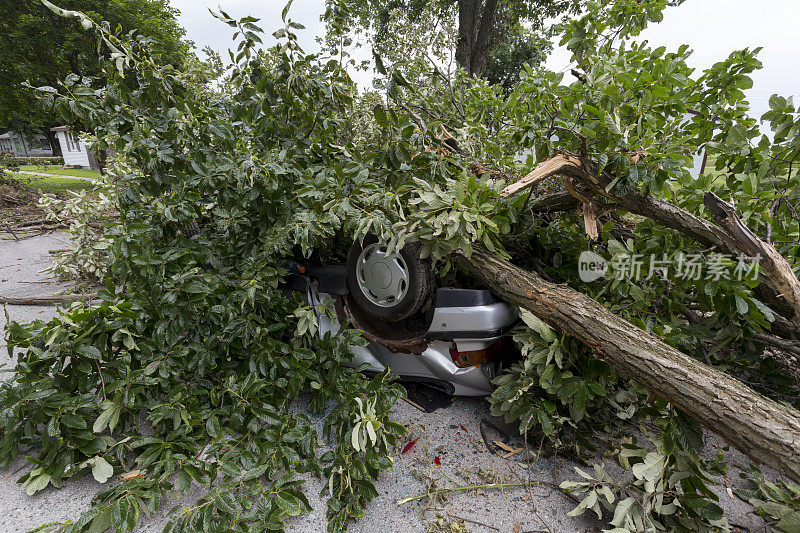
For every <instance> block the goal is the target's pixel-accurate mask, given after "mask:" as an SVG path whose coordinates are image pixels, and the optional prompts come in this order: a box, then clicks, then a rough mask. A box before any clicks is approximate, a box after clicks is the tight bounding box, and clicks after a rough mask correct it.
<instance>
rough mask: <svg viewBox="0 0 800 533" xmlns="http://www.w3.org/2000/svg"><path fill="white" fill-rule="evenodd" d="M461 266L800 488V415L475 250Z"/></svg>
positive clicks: (579, 298)
mask: <svg viewBox="0 0 800 533" xmlns="http://www.w3.org/2000/svg"><path fill="white" fill-rule="evenodd" d="M458 259H459V261H460V262H461V263H462V264H463V265H464V266H466V267H467V268H468V269H469V270H470V272H471V273H472V274H473V275H474V276H476V277H477V278H478V279H480V280H482V281H483V282H484V283H486V284H487V285H488V286H490V287H491V288H492V291H493V292H495V293H496V294H497V295H499V296H501V297H502V298H503V299H504V300H506V301H508V302H509V303H512V304H514V305H517V306H519V307H523V308H525V309H528V310H529V311H531V312H532V313H533V314H535V315H536V316H538V317H539V318H541V319H542V320H544V321H545V322H547V323H548V324H550V325H551V326H552V327H554V328H555V329H557V330H559V331H561V332H563V333H565V334H567V335H570V336H573V337H575V338H577V339H580V340H581V341H583V342H585V343H586V344H587V345H588V346H590V347H591V348H592V349H593V350H594V352H595V354H596V355H597V356H598V357H599V358H601V359H603V360H604V361H606V362H607V363H608V364H609V365H611V366H612V367H614V368H615V369H616V370H617V371H619V372H620V373H621V374H622V375H624V376H626V377H628V378H630V379H633V380H635V381H637V382H638V383H640V384H641V385H643V386H645V387H647V388H648V389H650V390H651V391H652V392H653V393H654V394H656V395H658V396H661V397H663V398H664V399H666V400H667V401H669V402H670V403H671V404H672V405H674V406H675V407H677V408H678V409H680V410H682V411H684V412H685V413H687V414H688V415H690V416H692V417H693V418H695V419H696V420H698V421H699V422H700V423H701V424H703V425H704V426H705V427H707V428H708V429H709V430H711V431H713V432H714V433H716V434H717V435H719V436H720V437H722V438H723V439H724V440H725V441H726V442H728V443H730V444H731V445H733V446H735V447H736V448H737V449H739V450H740V451H741V452H743V453H744V454H745V455H747V456H748V457H749V458H750V459H752V460H753V461H755V462H756V463H761V464H766V465H769V466H771V467H773V468H775V469H777V470H778V471H780V472H782V473H784V474H785V475H786V476H788V477H789V478H791V479H793V480H794V481H798V482H800V413H798V412H797V411H796V410H794V409H792V408H791V407H787V406H785V405H781V404H779V403H777V402H775V401H773V400H770V399H768V398H766V397H764V396H762V395H760V394H759V393H757V392H755V391H754V390H752V389H751V388H749V387H748V386H746V385H745V384H743V383H742V382H740V381H738V380H736V379H734V378H733V377H731V376H729V375H727V374H725V373H724V372H721V371H719V370H716V369H714V368H711V367H710V366H707V365H705V364H703V363H701V362H700V361H697V360H696V359H693V358H692V357H689V356H688V355H686V354H684V353H682V352H680V351H678V350H676V349H675V348H673V347H671V346H669V345H668V344H666V343H665V342H663V341H662V340H661V339H659V338H658V337H655V336H653V335H651V334H649V333H647V332H645V331H642V330H641V329H639V328H637V327H636V326H634V325H633V324H631V323H630V322H628V321H627V320H625V319H623V318H620V317H618V316H617V315H615V314H614V313H612V312H611V311H609V310H608V309H607V308H606V307H604V306H603V305H602V304H600V303H598V302H596V301H595V300H593V299H591V298H589V297H588V296H586V295H584V294H582V293H580V292H577V291H575V290H573V289H571V288H569V287H567V286H565V285H557V284H554V283H550V282H547V281H545V280H544V279H542V278H541V277H539V276H538V275H537V274H535V273H532V272H528V271H525V270H522V269H520V268H518V267H516V266H514V265H513V264H511V263H509V262H508V261H504V260H502V259H499V258H497V257H496V256H495V255H494V254H491V253H489V252H487V251H486V250H483V249H481V248H478V247H476V248H475V249H474V251H473V253H472V255H471V257H466V256H463V255H461V256H459V258H458Z"/></svg>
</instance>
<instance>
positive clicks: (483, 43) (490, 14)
mask: <svg viewBox="0 0 800 533" xmlns="http://www.w3.org/2000/svg"><path fill="white" fill-rule="evenodd" d="M496 12H497V0H486V4H485V5H484V4H483V1H482V0H459V1H458V41H457V42H456V62H457V63H458V64H459V65H460V66H461V67H462V68H464V70H466V71H467V72H469V74H470V76H480V75H481V73H482V72H483V69H484V68H486V63H487V60H488V58H489V41H490V37H491V34H492V29H493V27H494V16H495V13H496Z"/></svg>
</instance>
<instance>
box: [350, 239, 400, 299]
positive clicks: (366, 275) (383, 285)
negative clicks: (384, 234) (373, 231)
mask: <svg viewBox="0 0 800 533" xmlns="http://www.w3.org/2000/svg"><path fill="white" fill-rule="evenodd" d="M356 278H357V280H358V288H359V289H361V292H362V293H363V294H364V296H365V297H366V298H367V300H369V301H370V302H372V303H373V304H375V305H377V306H378V307H394V306H395V305H398V304H399V303H400V302H401V301H403V298H405V296H406V293H407V292H408V283H409V276H408V267H407V266H406V262H405V260H404V259H403V256H401V255H400V254H395V253H391V254H387V253H386V245H383V244H371V245H369V246H367V247H366V248H364V249H363V250H361V253H360V254H359V256H358V261H357V262H356Z"/></svg>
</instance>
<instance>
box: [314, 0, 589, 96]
mask: <svg viewBox="0 0 800 533" xmlns="http://www.w3.org/2000/svg"><path fill="white" fill-rule="evenodd" d="M582 3H583V2H582V1H581V0H555V1H554V0H515V1H511V2H493V1H487V2H483V1H474V0H457V1H449V0H436V1H427V0H393V1H391V2H377V1H369V2H352V1H348V0H337V1H333V2H329V3H328V8H327V10H326V13H325V18H326V20H327V21H328V22H329V25H328V35H327V37H326V41H327V44H328V45H329V46H330V47H331V48H333V49H336V48H342V47H344V46H351V45H355V46H362V45H363V44H364V43H362V42H361V41H362V39H363V40H364V41H366V43H368V44H369V45H370V46H371V47H372V50H373V54H375V55H377V56H379V57H384V56H388V57H390V58H391V59H392V60H393V59H394V58H396V57H402V56H403V55H404V54H408V53H409V52H413V53H414V54H419V55H425V53H426V52H430V53H432V54H433V56H434V57H436V58H437V59H439V61H440V64H442V63H444V64H446V65H449V66H452V65H453V61H454V60H455V61H456V62H457V63H458V65H459V66H460V67H461V68H462V69H464V71H465V72H467V73H469V74H470V75H473V76H481V75H484V76H485V77H487V78H488V79H490V80H492V81H493V82H495V81H497V82H503V83H504V84H505V85H506V86H508V85H510V84H512V83H513V80H514V79H515V78H516V77H517V75H518V72H519V70H520V67H521V65H522V62H531V63H537V64H538V62H539V61H540V60H541V59H542V57H543V55H542V52H544V51H547V50H549V44H546V41H545V40H544V39H543V38H542V36H541V35H540V34H539V33H536V32H537V31H538V30H542V29H543V28H544V27H545V23H546V21H547V20H548V19H551V18H555V17H558V16H561V15H563V14H567V13H576V12H578V10H579V9H580V6H581V4H582ZM514 60H519V61H521V62H515V61H514ZM378 61H380V60H378ZM487 66H489V69H490V70H489V72H486V71H485V69H486V68H487ZM378 70H380V67H379V66H378Z"/></svg>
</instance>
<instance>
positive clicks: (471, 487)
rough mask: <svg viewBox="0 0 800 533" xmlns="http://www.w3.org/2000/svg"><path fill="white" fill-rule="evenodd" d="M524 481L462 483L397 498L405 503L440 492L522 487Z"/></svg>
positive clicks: (401, 503) (402, 503)
mask: <svg viewBox="0 0 800 533" xmlns="http://www.w3.org/2000/svg"><path fill="white" fill-rule="evenodd" d="M524 485H525V483H524V482H520V483H485V484H483V485H461V486H459V487H449V488H445V489H439V490H433V491H431V492H427V493H425V494H417V495H416V496H409V497H408V498H403V499H402V500H397V505H404V504H406V503H409V502H413V501H417V500H421V499H423V498H430V497H431V496H438V495H439V494H447V493H448V492H466V491H471V490H479V489H502V488H507V487H522V486H524Z"/></svg>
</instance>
